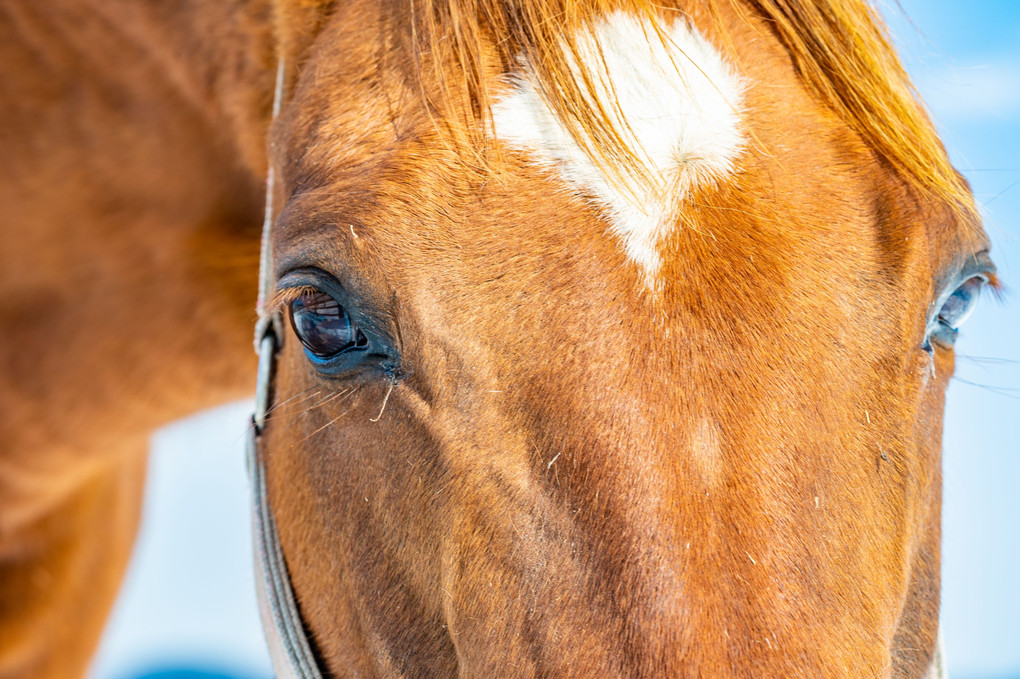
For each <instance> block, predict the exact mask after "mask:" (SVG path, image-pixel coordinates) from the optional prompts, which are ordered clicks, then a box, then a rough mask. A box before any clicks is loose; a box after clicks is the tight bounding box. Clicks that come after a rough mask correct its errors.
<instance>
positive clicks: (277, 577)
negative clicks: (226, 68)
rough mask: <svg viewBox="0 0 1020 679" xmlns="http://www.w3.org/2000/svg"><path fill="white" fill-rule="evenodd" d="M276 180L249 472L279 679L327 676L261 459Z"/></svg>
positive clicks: (279, 87) (265, 247)
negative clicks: (293, 579)
mask: <svg viewBox="0 0 1020 679" xmlns="http://www.w3.org/2000/svg"><path fill="white" fill-rule="evenodd" d="M283 82H284V61H283V59H282V58H281V59H280V62H279V65H278V67H277V69H276V90H275V93H274V95H273V119H274V120H275V119H276V117H277V115H279V113H280V106H281V102H282V99H283ZM273 182H274V177H273V168H272V165H270V167H269V172H268V173H267V178H266V214H265V219H264V220H263V222H262V254H261V257H260V259H259V297H258V307H257V308H258V313H259V320H258V323H257V324H256V326H255V349H256V351H257V352H258V356H259V367H258V374H257V377H256V383H255V412H254V413H253V415H252V426H251V427H250V428H249V429H248V436H247V441H246V446H245V448H246V456H247V466H248V476H249V478H250V479H251V485H252V502H253V511H252V522H253V524H254V538H255V588H256V594H257V596H258V602H259V614H260V616H261V618H262V631H263V632H264V633H265V635H266V643H267V645H268V647H269V657H270V658H271V659H272V661H273V669H274V670H275V671H276V676H277V677H279V678H280V679H322V673H321V672H320V671H319V667H318V664H317V663H316V660H315V655H314V654H313V653H312V649H311V645H310V644H309V643H308V637H307V635H306V633H305V628H304V625H303V624H302V622H301V614H300V612H299V611H298V607H297V600H296V599H295V598H294V590H293V588H292V587H291V584H290V575H289V574H288V572H287V563H286V561H285V559H284V556H283V548H282V547H281V546H280V537H279V534H278V533H277V531H276V521H275V519H274V518H273V512H272V510H271V509H270V507H269V493H268V489H267V487H266V470H265V465H264V463H263V459H262V432H263V430H264V429H265V426H266V415H267V414H268V412H269V405H270V399H271V396H272V387H273V373H274V370H275V367H276V352H277V350H278V349H279V346H280V340H281V339H282V335H281V332H282V328H281V327H280V326H281V323H280V319H279V318H278V315H277V314H269V313H267V309H266V305H267V304H268V303H269V299H270V296H271V294H272V278H273V276H272V266H273V238H272V228H273V190H274V186H273Z"/></svg>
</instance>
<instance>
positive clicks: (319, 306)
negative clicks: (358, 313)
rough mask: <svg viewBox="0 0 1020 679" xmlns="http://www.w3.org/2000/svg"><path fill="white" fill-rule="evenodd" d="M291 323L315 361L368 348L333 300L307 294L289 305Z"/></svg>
mask: <svg viewBox="0 0 1020 679" xmlns="http://www.w3.org/2000/svg"><path fill="white" fill-rule="evenodd" d="M290 319H291V324H292V325H293V326H294V332H295V334H297V336H298V339H300V340H301V344H303V345H305V349H307V350H308V352H309V353H310V354H312V355H313V357H314V358H319V359H327V358H332V357H333V356H336V355H337V354H340V353H343V352H345V351H347V350H349V349H363V348H365V347H366V346H368V340H367V339H366V338H365V335H364V333H362V332H361V330H360V329H358V327H357V326H356V325H354V323H352V322H351V317H350V315H349V314H348V313H347V311H346V310H345V309H344V308H343V307H342V306H340V303H339V302H337V301H336V300H335V299H333V297H332V296H331V295H329V294H327V293H325V292H322V291H319V290H308V291H305V292H303V293H301V295H300V296H299V297H298V298H297V299H295V300H294V301H293V302H291V304H290Z"/></svg>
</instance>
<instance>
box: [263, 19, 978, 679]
mask: <svg viewBox="0 0 1020 679" xmlns="http://www.w3.org/2000/svg"><path fill="white" fill-rule="evenodd" d="M604 4H605V3H582V4H577V3H562V4H558V3H552V4H551V5H547V3H531V2H524V3H509V4H505V3H501V2H497V1H496V0H491V1H490V0H456V1H451V2H443V3H439V2H429V1H427V0H421V1H420V2H413V3H408V4H406V5H405V4H401V3H385V2H380V1H379V0H353V1H352V2H345V3H342V5H340V6H336V7H332V6H330V7H329V8H325V7H317V6H314V4H312V5H310V4H309V3H304V4H301V5H300V6H298V3H295V7H294V8H291V11H290V12H289V13H287V12H284V13H283V15H282V16H283V17H284V19H283V20H282V21H284V22H289V23H288V24H287V28H288V31H289V32H287V36H288V37H287V39H286V40H284V41H282V42H281V45H282V47H281V58H282V59H283V64H284V66H283V68H282V69H281V74H282V80H281V88H280V93H279V98H280V101H279V104H280V111H279V115H278V116H277V117H276V119H275V121H274V123H273V128H272V132H271V143H270V151H271V153H270V155H271V164H272V166H273V168H274V170H273V171H274V177H275V178H274V181H273V182H272V183H271V187H270V190H271V193H272V198H273V205H274V209H273V210H272V214H271V215H270V218H271V219H272V229H271V239H272V242H271V245H272V251H273V257H272V261H271V262H270V263H269V264H270V269H269V271H268V277H269V279H270V281H271V283H272V290H271V295H270V296H269V297H268V298H267V299H266V300H265V309H264V311H265V313H266V315H267V317H273V316H275V317H277V318H279V319H282V322H281V323H279V324H278V328H280V329H279V330H278V332H279V334H280V337H279V342H280V348H279V351H278V352H277V355H276V358H275V361H276V366H275V373H274V380H273V391H272V404H271V409H270V412H269V415H268V417H267V419H266V423H265V427H264V431H263V433H262V436H261V446H262V450H263V457H264V462H265V465H266V474H267V482H268V494H269V499H270V504H271V506H272V509H273V514H274V515H275V519H276V523H277V526H278V528H279V535H280V542H281V545H282V548H283V553H284V555H285V556H286V563H287V569H288V572H289V576H290V579H291V583H292V586H293V589H294V592H295V596H296V599H297V602H298V606H299V610H300V615H301V618H302V619H303V621H304V626H305V627H306V628H307V630H308V633H309V637H310V639H311V643H312V647H313V649H314V651H315V653H316V655H317V657H318V659H319V661H320V662H321V663H322V665H323V666H324V667H327V668H329V670H330V671H331V672H332V673H335V674H337V675H338V676H346V675H348V674H349V675H351V676H404V675H406V676H450V675H453V674H456V673H458V672H460V673H461V674H462V675H464V676H485V675H486V674H489V675H495V676H507V675H513V676H538V675H542V676H633V677H662V676H684V677H688V676H689V677H695V676H751V675H754V676H810V677H822V676H833V677H835V676H839V677H845V676H889V677H920V676H922V675H924V673H925V672H927V671H928V668H929V666H930V664H931V662H932V656H933V652H934V648H935V639H936V634H937V625H938V599H939V594H938V593H939V539H940V532H939V512H940V501H941V469H940V437H941V420H942V411H943V395H944V391H945V387H946V384H947V381H948V379H949V376H950V374H951V373H952V371H953V350H952V344H953V339H954V337H955V334H956V329H957V327H958V326H959V324H960V323H961V322H962V320H963V318H964V317H965V316H966V313H967V311H968V310H969V308H970V307H971V306H972V304H973V301H974V299H975V298H976V296H977V293H978V290H979V289H980V288H981V286H982V285H983V284H984V283H987V282H993V283H994V272H993V267H992V265H991V262H990V260H989V259H988V255H987V249H988V243H987V241H986V239H985V237H984V235H983V233H982V231H981V229H980V226H979V223H978V221H977V218H976V217H975V212H974V208H973V205H972V203H971V201H970V198H969V194H968V192H967V188H966V186H965V185H964V184H963V181H962V179H960V178H959V177H958V175H956V173H955V172H954V171H953V170H952V168H951V167H950V166H949V164H948V160H947V159H946V157H945V153H944V151H943V150H942V148H941V146H940V144H939V142H938V140H937V138H936V137H935V133H934V132H933V130H932V128H931V125H930V123H929V122H928V121H927V119H926V117H925V115H924V113H923V111H922V109H921V108H920V106H919V105H918V104H917V103H916V102H915V101H914V99H913V98H912V96H911V94H910V89H909V84H908V83H907V81H906V78H905V76H904V75H903V73H902V70H901V69H900V68H899V65H898V62H897V61H896V57H895V56H894V55H893V53H892V51H891V50H890V48H889V47H888V45H887V43H886V42H885V39H884V37H883V34H882V32H881V29H880V28H879V27H878V26H877V25H876V23H875V21H874V17H872V15H871V14H870V10H868V9H867V8H866V7H865V6H864V5H863V4H861V3H859V2H857V1H856V0H828V1H827V2H819V3H815V4H814V5H812V6H811V7H801V6H799V5H798V6H794V5H791V6H787V3H771V2H749V3H746V4H737V3H729V2H718V3H713V2H699V3H681V5H682V6H681V7H676V8H664V7H658V6H656V7H654V8H653V7H652V6H651V4H645V3H632V4H631V5H625V6H620V7H615V6H614V7H609V6H603V5H604ZM581 5H583V6H581ZM589 5H590V6H589ZM688 5H689V6H688ZM309 7H311V9H309Z"/></svg>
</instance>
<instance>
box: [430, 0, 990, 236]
mask: <svg viewBox="0 0 1020 679" xmlns="http://www.w3.org/2000/svg"><path fill="white" fill-rule="evenodd" d="M724 1H727V2H732V3H733V4H734V7H736V8H737V9H739V10H741V11H744V12H746V11H748V10H750V11H751V12H753V13H754V14H756V15H757V16H759V17H761V18H762V19H764V21H765V22H766V23H767V24H768V25H769V26H771V28H772V29H773V30H774V32H775V34H776V35H777V37H778V38H779V40H780V41H781V42H782V44H783V45H784V46H785V47H786V49H787V51H788V52H789V54H790V56H791V59H792V61H793V63H794V66H795V67H796V69H797V70H798V72H799V75H800V77H801V79H802V80H803V82H804V83H805V85H806V86H807V87H808V89H809V90H810V91H811V92H812V93H813V94H814V95H815V96H816V97H818V99H819V100H821V101H822V102H823V103H824V104H825V105H826V106H828V107H829V108H830V109H831V110H832V111H834V112H835V114H836V115H838V116H839V117H840V118H841V119H842V120H844V121H846V123H847V124H848V125H849V126H850V127H851V128H852V129H853V130H854V131H855V132H857V133H858V134H859V135H860V136H861V138H862V139H863V140H864V141H865V143H867V144H868V145H869V146H870V147H871V148H872V149H873V150H874V151H875V152H876V153H877V154H878V155H879V156H880V157H881V158H882V159H884V160H885V162H887V163H888V164H889V165H890V166H891V167H892V168H893V169H894V170H895V171H896V172H897V173H898V174H899V175H900V176H901V177H902V178H903V179H904V180H905V181H906V182H907V183H908V184H909V185H910V186H912V187H913V188H914V189H915V190H916V192H917V193H918V194H919V196H921V197H922V198H923V199H927V200H931V201H937V202H939V203H944V204H946V205H949V206H950V207H951V209H952V210H953V211H954V212H955V213H956V214H957V216H958V217H959V218H961V220H962V221H964V222H969V223H973V222H974V221H975V220H976V211H975V208H974V204H973V200H972V198H971V195H970V192H969V190H968V188H967V186H966V184H965V182H964V181H963V179H962V178H961V177H960V175H959V174H958V173H957V172H956V170H955V169H954V168H953V167H952V165H951V164H950V162H949V158H948V157H947V155H946V152H945V149H944V148H943V146H942V143H941V141H940V140H939V138H938V136H937V134H936V132H935V130H934V128H933V126H932V124H931V122H930V120H929V118H928V116H927V114H926V112H925V109H924V106H923V104H922V103H921V102H920V99H919V97H918V96H917V92H916V90H915V89H914V87H913V85H912V84H911V82H910V80H909V78H908V77H907V74H906V72H905V71H904V69H903V66H902V64H901V63H900V61H899V58H898V57H897V55H896V52H895V51H894V50H893V48H892V45H891V43H890V40H889V37H888V35H887V33H886V29H885V26H884V24H883V22H882V20H881V19H880V17H879V16H878V14H877V13H876V11H875V10H874V8H873V7H872V6H871V5H870V4H869V3H868V2H866V1H865V0H814V1H813V2H806V1H803V0H747V3H746V5H742V6H738V5H737V2H736V0H724ZM414 7H415V30H416V33H417V35H418V38H419V41H420V44H419V49H421V50H422V51H423V52H426V53H427V54H428V56H427V57H426V61H427V60H428V59H431V60H432V63H433V64H434V65H435V66H436V72H437V73H442V72H444V70H446V69H443V68H442V66H441V62H444V61H446V62H447V63H448V60H453V61H454V62H455V63H456V64H457V65H458V66H459V68H458V69H456V71H457V72H458V74H463V75H462V77H463V81H462V82H457V83H450V82H449V81H446V82H444V85H443V89H444V94H449V92H450V91H452V90H453V89H454V87H453V86H454V85H456V86H457V87H456V89H457V90H459V91H461V92H466V93H467V96H469V97H470V101H471V102H472V106H473V108H474V110H475V112H476V114H477V115H479V116H480V117H482V118H483V119H484V118H485V117H486V116H487V112H488V111H489V108H490V104H491V97H490V91H489V87H488V86H487V84H486V83H487V79H486V77H485V76H484V72H485V69H486V64H485V63H484V62H485V59H486V56H487V53H486V49H489V50H490V51H491V48H487V47H486V46H487V45H491V44H493V43H495V45H496V47H497V50H498V54H497V55H496V57H497V58H498V59H499V61H500V67H501V68H502V69H503V71H504V72H505V71H509V70H512V69H513V68H514V67H515V65H516V63H517V62H518V61H519V60H520V59H522V58H523V59H524V60H526V62H527V63H528V65H529V67H530V69H531V70H532V72H533V74H534V76H535V78H536V80H537V83H538V87H539V89H540V90H541V93H542V95H543V96H544V97H545V99H546V101H547V103H548V105H549V106H550V108H551V109H552V110H553V111H554V112H555V113H556V115H557V117H558V118H559V119H560V121H561V122H562V124H563V125H564V126H565V128H566V129H567V131H568V132H569V133H570V135H571V137H573V139H574V141H575V142H576V143H577V144H578V145H579V146H580V147H581V148H582V149H584V151H585V153H586V154H587V155H588V156H589V157H590V158H591V159H592V161H593V162H594V163H596V165H598V166H599V167H602V168H604V169H607V170H609V171H611V172H612V173H616V174H617V175H619V174H620V173H622V172H626V173H628V174H630V175H636V174H640V172H641V171H642V169H641V166H640V164H639V163H638V162H637V159H636V158H635V156H634V154H633V152H632V151H631V149H630V148H629V146H628V144H627V143H626V142H625V141H624V139H625V138H626V134H625V133H626V131H625V130H620V129H618V124H617V123H614V120H618V117H615V116H613V115H612V112H611V111H607V110H605V109H604V108H603V105H602V104H601V103H600V102H599V97H598V96H596V91H595V82H594V78H596V77H597V75H593V71H592V70H590V69H588V70H586V69H585V67H584V66H583V64H584V60H583V59H581V58H579V55H578V45H577V43H576V39H575V36H576V35H577V29H578V28H580V27H583V26H586V25H588V24H590V22H591V21H593V20H594V19H595V18H597V17H598V16H601V15H604V14H606V13H608V12H610V11H612V10H614V9H624V10H626V11H629V12H633V13H635V14H638V15H640V16H642V17H644V18H647V19H648V20H649V22H650V23H651V25H652V26H654V27H655V31H656V32H657V33H658V34H659V37H660V38H661V37H662V35H663V30H662V28H661V17H660V11H661V10H662V7H661V6H660V5H658V4H655V3H653V2H650V1H649V0H624V1H623V4H622V6H621V4H620V2H607V1H606V0H418V2H417V3H416V4H415V5H414ZM663 39H665V38H663ZM578 64H580V65H582V67H581V68H580V69H579V68H577V67H576V65H578ZM458 77H461V76H460V75H458Z"/></svg>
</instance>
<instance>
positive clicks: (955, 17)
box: [93, 0, 1020, 679]
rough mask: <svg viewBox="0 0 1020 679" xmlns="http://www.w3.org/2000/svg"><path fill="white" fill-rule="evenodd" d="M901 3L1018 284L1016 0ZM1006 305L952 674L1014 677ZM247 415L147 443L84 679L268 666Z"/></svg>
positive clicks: (992, 351)
mask: <svg viewBox="0 0 1020 679" xmlns="http://www.w3.org/2000/svg"><path fill="white" fill-rule="evenodd" d="M900 4H901V5H902V7H903V9H904V10H905V11H906V13H907V15H909V17H910V19H911V20H912V23H910V22H908V21H907V20H906V19H904V17H903V15H902V13H901V12H900V10H899V9H898V8H897V6H896V3H895V1H894V0H882V1H881V4H880V6H881V8H882V10H883V11H884V12H885V14H886V16H887V17H888V19H889V22H890V28H891V31H892V32H893V35H894V39H895V40H896V42H897V44H898V45H899V46H900V48H901V53H902V54H903V56H904V61H905V63H906V65H907V68H908V70H909V71H910V72H911V74H912V75H913V76H914V78H915V82H916V83H917V86H918V89H919V90H920V91H921V93H922V95H923V96H924V98H925V100H926V101H927V102H928V104H929V108H930V109H931V111H932V113H933V116H934V119H935V121H936V124H937V125H938V127H939V129H940V131H941V132H942V134H943V139H944V141H945V143H946V146H947V148H948V149H949V151H950V154H951V155H952V157H953V159H954V162H955V163H956V165H957V167H958V168H959V169H961V170H962V171H963V173H964V174H965V175H966V176H967V178H968V179H969V180H970V182H971V184H972V186H973V188H974V192H975V195H976V196H977V198H978V201H979V202H980V203H981V204H982V205H983V206H984V208H983V209H984V212H985V215H986V220H987V228H988V231H989V233H990V235H991V238H992V242H993V258H994V259H995V260H996V262H997V264H998V265H999V270H1000V274H1001V276H1002V278H1003V279H1004V281H1005V282H1006V284H1007V286H1012V287H1013V288H1014V289H1015V290H1020V2H1017V1H1015V0H1013V1H1006V0H998V1H994V2H991V1H985V2H967V3H962V2H958V3H941V2H933V1H932V0H902V1H901V3H900ZM1018 303H1020V302H1018V299H1017V295H1016V294H1008V295H1007V297H1006V300H1005V302H1004V303H1003V304H997V303H995V302H993V301H990V300H988V299H986V300H984V301H983V302H982V304H981V305H980V307H979V309H978V311H977V312H976V313H975V315H974V317H973V318H972V319H971V320H970V321H969V322H968V324H967V325H966V326H965V328H964V331H963V333H962V336H961V339H960V341H959V344H958V355H959V357H960V358H959V360H958V368H957V378H958V379H956V380H954V382H953V383H952V385H951V387H950V392H949V397H948V409H947V418H946V432H945V446H944V448H945V455H944V459H945V463H944V464H945V507H944V550H943V552H944V556H943V597H944V605H943V615H942V626H943V632H944V634H945V637H946V645H947V652H948V659H949V665H950V670H951V671H950V676H953V677H954V679H967V678H975V679H976V678H992V677H1001V678H1005V677H1020V576H1018V573H1020V566H1018V564H1020V492H1018V488H1017V486H1018V483H1020V454H1018V453H1020V339H1018V338H1020V313H1018ZM1011 390H1012V391H1011ZM247 411H248V406H247V405H239V406H238V405H235V406H231V407H227V408H223V409H220V410H218V411H215V412H212V413H207V414H203V415H202V416H200V417H198V418H193V419H191V420H188V421H186V422H184V423H180V424H178V425H175V426H174V427H172V428H170V429H169V430H167V431H164V432H163V433H161V434H160V435H159V436H158V437H157V439H156V442H155V446H154V452H153V463H152V473H151V475H150V496H149V498H148V500H147V509H146V518H145V528H144V532H143V534H142V536H141V538H140V541H139V545H138V549H137V552H136V556H135V560H134V562H133V565H132V570H131V572H130V574H129V577H128V580H127V582H126V585H125V590H124V592H123V595H122V597H121V600H120V601H119V603H118V607H117V610H116V611H115V614H114V617H113V619H112V622H111V625H110V628H109V631H108V634H107V636H106V638H105V640H104V645H103V648H102V650H101V653H100V655H99V657H98V658H97V661H96V664H95V665H94V669H93V677H94V679H135V678H136V677H141V676H142V675H144V674H145V673H147V672H151V671H154V670H155V669H157V668H168V667H176V668H189V667H191V668H199V667H201V668H205V669H207V670H210V671H214V672H221V673H223V674H227V673H230V674H232V675H233V676H237V677H260V676H268V675H269V673H270V671H269V666H268V659H267V658H266V655H265V651H264V649H263V646H262V639H261V632H260V628H259V626H258V620H257V611H256V608H255V602H254V596H253V594H252V592H253V580H252V575H251V565H250V562H251V556H250V543H249V539H250V530H249V527H248V504H247V503H248V497H247V482H246V479H245V476H244V466H243V454H242V445H241V443H242V441H241V437H242V433H243V431H244V428H245V426H246V417H247ZM167 676H169V675H167Z"/></svg>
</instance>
